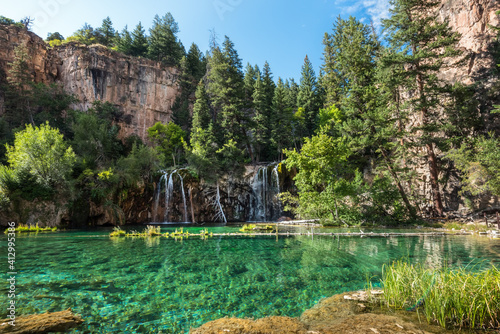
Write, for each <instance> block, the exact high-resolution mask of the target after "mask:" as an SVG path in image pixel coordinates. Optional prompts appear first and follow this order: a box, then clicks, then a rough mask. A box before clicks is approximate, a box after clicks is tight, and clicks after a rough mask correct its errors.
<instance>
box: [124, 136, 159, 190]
mask: <svg viewBox="0 0 500 334" xmlns="http://www.w3.org/2000/svg"><path fill="white" fill-rule="evenodd" d="M160 166H161V157H160V154H159V153H158V151H157V150H156V149H154V148H151V147H147V146H145V145H142V144H141V145H139V144H134V146H133V147H132V151H131V152H130V154H129V155H128V156H126V157H120V158H119V159H118V161H117V162H116V168H117V170H118V171H119V173H120V177H121V178H122V179H123V180H124V183H125V184H126V185H129V186H135V185H137V184H138V183H140V182H144V181H150V182H151V181H152V179H153V176H154V174H155V173H156V171H157V170H159V169H160Z"/></svg>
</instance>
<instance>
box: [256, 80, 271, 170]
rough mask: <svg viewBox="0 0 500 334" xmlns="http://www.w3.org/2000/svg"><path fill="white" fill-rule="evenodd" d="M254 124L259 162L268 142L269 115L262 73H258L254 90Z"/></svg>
mask: <svg viewBox="0 0 500 334" xmlns="http://www.w3.org/2000/svg"><path fill="white" fill-rule="evenodd" d="M252 104H253V111H254V115H253V119H252V120H253V125H254V131H253V132H254V133H253V139H254V141H255V146H256V152H255V158H256V159H257V162H259V161H260V159H261V157H262V155H263V153H264V152H263V151H264V149H265V146H266V145H267V144H268V137H267V131H268V127H267V122H268V121H267V115H266V109H267V107H268V105H267V102H266V93H265V90H264V83H263V81H262V79H261V77H260V74H259V73H257V78H256V80H255V85H254V91H253V103H252Z"/></svg>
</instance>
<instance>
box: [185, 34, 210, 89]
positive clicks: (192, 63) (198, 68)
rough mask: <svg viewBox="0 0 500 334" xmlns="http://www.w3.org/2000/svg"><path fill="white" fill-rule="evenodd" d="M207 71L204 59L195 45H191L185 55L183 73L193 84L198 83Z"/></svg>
mask: <svg viewBox="0 0 500 334" xmlns="http://www.w3.org/2000/svg"><path fill="white" fill-rule="evenodd" d="M206 71H207V64H206V59H205V56H204V55H203V53H202V52H201V51H200V49H199V48H198V45H196V44H195V43H193V44H191V47H190V48H189V51H188V53H187V55H186V68H185V72H186V73H187V74H188V75H189V76H191V77H192V78H193V80H194V82H198V81H200V80H201V78H202V77H203V76H204V75H205V72H206Z"/></svg>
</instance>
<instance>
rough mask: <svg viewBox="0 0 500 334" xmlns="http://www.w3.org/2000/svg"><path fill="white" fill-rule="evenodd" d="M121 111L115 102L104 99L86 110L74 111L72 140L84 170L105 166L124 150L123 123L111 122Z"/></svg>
mask: <svg viewBox="0 0 500 334" xmlns="http://www.w3.org/2000/svg"><path fill="white" fill-rule="evenodd" d="M118 114H119V112H118V110H117V109H116V108H115V107H114V106H113V105H111V104H110V103H108V102H106V103H101V102H100V101H96V102H94V103H93V107H92V108H90V109H89V110H88V111H87V112H86V113H84V112H75V113H74V114H73V119H74V120H73V124H72V130H73V133H74V135H73V140H72V141H71V143H72V146H73V148H74V150H75V152H76V154H77V155H78V157H79V165H80V168H81V170H84V169H86V168H90V169H99V168H103V167H104V166H107V165H109V164H110V162H111V161H113V160H114V159H117V158H118V157H119V156H120V155H121V153H122V152H123V144H122V143H121V141H120V140H118V132H119V127H118V126H117V125H113V124H112V123H111V120H112V119H114V118H115V117H117V115H118Z"/></svg>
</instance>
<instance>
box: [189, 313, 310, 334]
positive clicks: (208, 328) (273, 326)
mask: <svg viewBox="0 0 500 334" xmlns="http://www.w3.org/2000/svg"><path fill="white" fill-rule="evenodd" d="M307 332H308V331H307V327H306V325H305V324H303V323H301V322H300V321H299V320H297V319H293V318H288V317H268V318H263V319H257V320H250V319H236V318H222V319H218V320H215V321H211V322H208V323H206V324H204V325H203V326H201V327H199V328H196V329H193V330H191V331H190V332H189V333H191V334H218V333H232V334H247V333H266V334H268V333H269V334H287V333H290V334H306V333H307Z"/></svg>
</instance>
